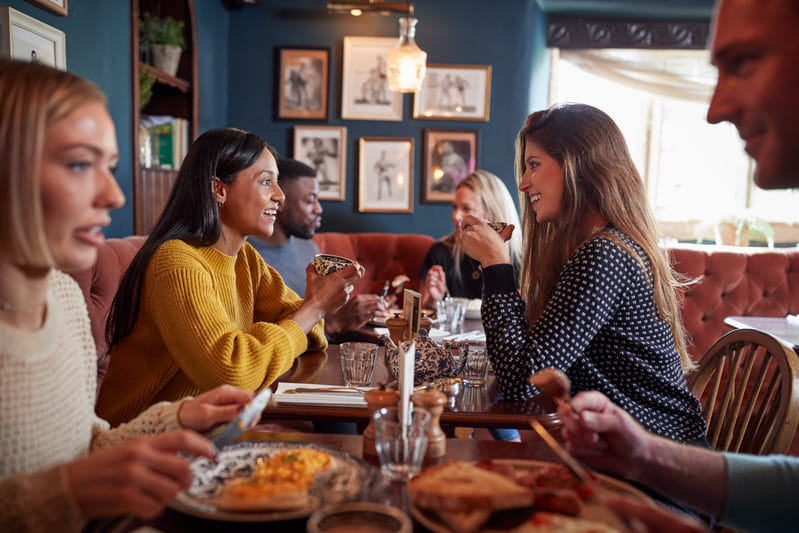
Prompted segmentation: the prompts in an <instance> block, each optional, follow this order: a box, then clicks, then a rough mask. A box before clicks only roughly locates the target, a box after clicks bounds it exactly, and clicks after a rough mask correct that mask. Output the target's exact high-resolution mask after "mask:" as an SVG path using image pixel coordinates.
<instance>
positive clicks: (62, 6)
mask: <svg viewBox="0 0 799 533" xmlns="http://www.w3.org/2000/svg"><path fill="white" fill-rule="evenodd" d="M28 2H30V3H31V4H35V5H37V6H39V7H42V8H44V9H46V10H47V11H49V12H50V13H54V14H56V15H61V16H62V17H66V16H67V0H28Z"/></svg>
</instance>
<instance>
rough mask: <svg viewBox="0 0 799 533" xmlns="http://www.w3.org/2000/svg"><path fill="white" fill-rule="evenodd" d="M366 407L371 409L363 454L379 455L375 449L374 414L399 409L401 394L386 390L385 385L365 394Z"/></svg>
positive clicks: (365, 431) (364, 438)
mask: <svg viewBox="0 0 799 533" xmlns="http://www.w3.org/2000/svg"><path fill="white" fill-rule="evenodd" d="M363 399H364V400H366V406H367V408H368V409H369V425H367V426H366V429H364V430H363V454H364V455H377V448H376V447H375V423H374V420H372V414H373V413H374V412H375V411H377V410H378V409H381V408H383V407H388V408H393V407H397V403H399V393H398V392H397V391H396V390H395V389H389V388H386V385H385V384H382V385H380V387H378V388H376V389H370V390H368V391H366V392H364V393H363Z"/></svg>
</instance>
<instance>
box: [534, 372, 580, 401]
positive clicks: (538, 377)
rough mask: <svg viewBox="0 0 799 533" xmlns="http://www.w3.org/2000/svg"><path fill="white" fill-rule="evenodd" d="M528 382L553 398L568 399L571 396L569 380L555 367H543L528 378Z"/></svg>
mask: <svg viewBox="0 0 799 533" xmlns="http://www.w3.org/2000/svg"><path fill="white" fill-rule="evenodd" d="M530 383H532V384H533V385H535V386H536V387H538V388H539V389H541V391H542V392H544V393H545V394H548V395H549V396H550V397H551V398H552V399H553V400H563V401H569V399H570V397H571V392H570V390H571V382H570V381H569V378H568V377H567V376H566V374H564V373H563V371H562V370H558V369H557V368H544V369H542V370H539V371H538V372H536V373H535V374H533V375H532V377H531V378H530Z"/></svg>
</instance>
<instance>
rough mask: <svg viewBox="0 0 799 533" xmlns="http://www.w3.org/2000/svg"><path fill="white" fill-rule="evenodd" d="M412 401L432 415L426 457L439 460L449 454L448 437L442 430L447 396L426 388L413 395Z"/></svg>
mask: <svg viewBox="0 0 799 533" xmlns="http://www.w3.org/2000/svg"><path fill="white" fill-rule="evenodd" d="M411 401H412V402H413V405H415V406H416V407H420V408H422V409H424V410H426V411H428V412H429V413H430V429H429V430H428V432H427V452H425V457H428V458H434V459H435V458H439V457H442V456H443V455H444V454H445V453H447V436H446V435H445V434H444V431H443V430H442V429H441V424H440V423H439V422H440V419H441V413H442V412H443V411H444V405H445V404H446V403H447V395H446V394H444V393H443V392H441V391H438V390H435V389H432V388H429V387H426V388H424V389H420V390H418V391H416V392H414V393H413V396H411Z"/></svg>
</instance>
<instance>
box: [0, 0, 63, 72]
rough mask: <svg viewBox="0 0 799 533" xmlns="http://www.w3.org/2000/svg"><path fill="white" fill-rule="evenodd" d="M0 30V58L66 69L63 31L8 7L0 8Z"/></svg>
mask: <svg viewBox="0 0 799 533" xmlns="http://www.w3.org/2000/svg"><path fill="white" fill-rule="evenodd" d="M0 31H2V35H0V55H2V56H6V57H13V58H14V59H21V60H23V61H38V62H40V63H44V64H45V65H49V66H51V67H56V68H60V69H62V70H66V68H67V51H66V42H67V37H66V35H65V34H64V32H63V31H61V30H57V29H55V28H53V27H52V26H49V25H47V24H45V23H44V22H40V21H38V20H36V19H35V18H33V17H29V16H28V15H26V14H24V13H20V12H19V11H17V10H16V9H13V8H11V7H0Z"/></svg>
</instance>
